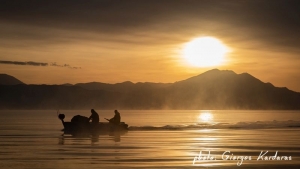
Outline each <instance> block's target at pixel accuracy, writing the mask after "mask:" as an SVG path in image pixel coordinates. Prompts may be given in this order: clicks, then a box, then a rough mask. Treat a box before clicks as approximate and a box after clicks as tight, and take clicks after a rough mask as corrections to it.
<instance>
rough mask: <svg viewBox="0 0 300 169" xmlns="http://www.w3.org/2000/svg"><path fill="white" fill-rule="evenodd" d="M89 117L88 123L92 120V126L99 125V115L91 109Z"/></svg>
mask: <svg viewBox="0 0 300 169" xmlns="http://www.w3.org/2000/svg"><path fill="white" fill-rule="evenodd" d="M91 113H92V114H91V116H90V117H89V119H88V121H90V120H92V124H98V123H99V115H98V113H97V112H96V111H95V110H94V109H91Z"/></svg>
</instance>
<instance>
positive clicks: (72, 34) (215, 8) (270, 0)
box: [0, 0, 300, 92]
mask: <svg viewBox="0 0 300 169" xmlns="http://www.w3.org/2000/svg"><path fill="white" fill-rule="evenodd" d="M0 35H1V38H0V73H5V74H9V75H12V76H14V77H16V78H18V79H20V80H21V81H23V82H25V83H27V84H63V83H73V84H74V83H80V82H92V81H97V82H104V83H119V82H123V81H132V82H164V83H166V82H175V81H179V80H183V79H186V78H189V77H191V76H195V75H198V74H201V73H203V72H205V71H207V70H210V69H214V68H218V69H220V70H226V69H227V70H233V71H235V72H236V73H243V72H247V73H249V74H251V75H253V76H255V77H256V78H258V79H260V80H262V81H263V82H271V83H272V84H273V85H275V86H278V87H288V88H289V89H291V90H294V91H298V92H300V55H299V53H300V1H298V0H63V1H62V0H59V1H55V0H51V1H50V0H26V1H25V0H2V1H1V5H0ZM200 37H213V38H215V39H218V40H219V41H220V42H222V44H224V45H225V46H226V48H227V49H228V51H227V53H226V55H224V61H223V62H222V63H220V64H218V65H214V66H208V67H206V66H200V67H198V66H195V65H192V64H189V63H188V62H187V60H186V59H185V57H184V56H183V50H184V48H185V46H186V44H187V43H189V42H190V41H192V40H194V39H196V38H200ZM215 50H217V49H215ZM199 57H201V56H199Z"/></svg>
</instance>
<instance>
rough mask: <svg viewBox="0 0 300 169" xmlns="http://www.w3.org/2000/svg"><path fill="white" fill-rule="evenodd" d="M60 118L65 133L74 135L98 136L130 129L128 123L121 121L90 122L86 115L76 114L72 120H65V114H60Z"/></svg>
mask: <svg viewBox="0 0 300 169" xmlns="http://www.w3.org/2000/svg"><path fill="white" fill-rule="evenodd" d="M58 118H59V119H60V120H61V122H62V124H63V126H64V129H63V130H62V131H63V132H64V134H70V135H72V136H97V135H107V134H109V135H112V134H119V135H122V134H125V133H126V132H127V131H128V125H127V124H126V123H124V122H121V123H120V124H119V125H115V124H112V123H109V122H99V123H98V124H92V123H91V122H88V118H87V117H84V116H80V115H77V116H74V117H73V118H72V120H71V122H65V121H64V118H65V115H64V114H59V115H58Z"/></svg>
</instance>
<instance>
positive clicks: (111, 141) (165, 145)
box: [0, 110, 300, 169]
mask: <svg viewBox="0 0 300 169" xmlns="http://www.w3.org/2000/svg"><path fill="white" fill-rule="evenodd" d="M60 112H61V113H64V114H66V119H65V120H66V121H69V120H70V119H71V118H72V117H73V116H74V115H77V114H81V115H85V116H89V115H90V113H89V110H86V111H84V110H80V111H63V110H61V111H60ZM98 113H99V115H100V121H104V119H103V118H104V117H106V118H110V117H112V116H113V110H109V111H107V110H105V111H103V110H99V111H98ZM120 113H121V115H122V121H125V122H126V123H128V124H129V125H130V129H129V131H128V133H127V134H125V135H100V136H99V138H92V137H87V138H74V137H72V136H70V135H62V134H63V132H62V131H61V129H62V128H63V126H62V124H61V122H60V121H59V120H58V118H57V116H56V111H54V110H53V111H49V110H47V111H45V110H36V111H28V110H24V111H19V110H18V111H4V110H2V111H0V168H3V169H9V168H12V169H17V168H20V169H23V168H28V169H35V168H39V169H40V168H41V169H48V168H49V169H71V168H72V169H77V168H78V169H84V168H89V169H93V168H95V169H99V168H145V169H146V168H147V169H148V168H300V118H299V117H300V111H207V110H206V111H204V110H202V111H201V110H199V111H198V110H197V111H189V110H178V111H165V110H157V111H154V110H151V111H145V110H140V111H137V110H135V111H129V110H126V111H125V110H124V111H122V110H120ZM208 154H209V157H208ZM260 155H261V156H260ZM207 158H208V159H207Z"/></svg>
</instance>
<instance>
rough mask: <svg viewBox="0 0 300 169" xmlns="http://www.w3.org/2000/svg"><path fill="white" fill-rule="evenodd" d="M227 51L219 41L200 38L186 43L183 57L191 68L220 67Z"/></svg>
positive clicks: (211, 38)
mask: <svg viewBox="0 0 300 169" xmlns="http://www.w3.org/2000/svg"><path fill="white" fill-rule="evenodd" d="M228 51H229V50H228V48H227V47H226V46H225V45H224V44H223V43H222V42H221V41H220V40H218V39H216V38H213V37H200V38H196V39H194V40H192V41H190V42H188V43H186V45H185V46H184V49H183V56H184V58H185V59H186V61H187V62H188V63H189V64H191V65H193V66H197V67H210V66H216V65H220V64H221V63H222V62H223V61H224V57H225V55H226V53H227V52H228Z"/></svg>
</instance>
